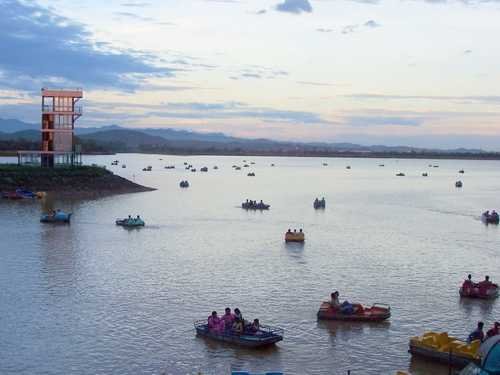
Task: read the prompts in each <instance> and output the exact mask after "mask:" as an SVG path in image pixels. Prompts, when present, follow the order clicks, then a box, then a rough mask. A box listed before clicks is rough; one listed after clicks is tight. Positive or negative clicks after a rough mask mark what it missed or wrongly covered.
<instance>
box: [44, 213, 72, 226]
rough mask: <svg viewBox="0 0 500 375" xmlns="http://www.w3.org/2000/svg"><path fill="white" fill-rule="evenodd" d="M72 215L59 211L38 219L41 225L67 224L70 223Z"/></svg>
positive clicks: (45, 214)
mask: <svg viewBox="0 0 500 375" xmlns="http://www.w3.org/2000/svg"><path fill="white" fill-rule="evenodd" d="M71 215H72V213H71V212H70V213H66V212H64V211H61V210H56V211H52V212H50V213H44V214H42V216H41V217H40V222H41V223H69V222H70V221H71Z"/></svg>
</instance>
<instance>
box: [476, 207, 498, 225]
mask: <svg viewBox="0 0 500 375" xmlns="http://www.w3.org/2000/svg"><path fill="white" fill-rule="evenodd" d="M481 220H482V221H484V222H485V223H486V224H498V223H499V222H500V217H499V215H498V213H497V212H496V211H494V210H493V211H492V212H491V213H490V211H486V212H483V214H482V215H481Z"/></svg>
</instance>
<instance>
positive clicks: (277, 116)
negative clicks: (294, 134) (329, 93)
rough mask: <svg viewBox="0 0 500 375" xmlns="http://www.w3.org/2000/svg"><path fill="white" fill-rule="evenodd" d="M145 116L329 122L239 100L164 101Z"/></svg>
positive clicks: (303, 113)
mask: <svg viewBox="0 0 500 375" xmlns="http://www.w3.org/2000/svg"><path fill="white" fill-rule="evenodd" d="M145 116H153V117H160V118H168V119H196V120H207V119H212V120H213V119H216V120H222V119H232V120H234V121H237V120H238V119H260V120H262V121H276V122H283V123H295V124H329V123H330V122H329V121H327V120H324V119H323V118H322V117H321V116H320V115H318V114H316V113H313V112H305V111H294V110H293V111H292V110H279V109H274V108H267V107H253V106H249V105H247V104H245V103H241V102H222V103H200V102H191V103H165V104H164V105H163V106H161V108H158V110H156V111H151V112H148V113H147V114H145Z"/></svg>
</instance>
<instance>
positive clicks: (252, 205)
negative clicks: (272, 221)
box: [241, 199, 271, 210]
mask: <svg viewBox="0 0 500 375" xmlns="http://www.w3.org/2000/svg"><path fill="white" fill-rule="evenodd" d="M269 207H271V205H269V204H265V203H264V202H263V201H262V200H261V201H260V202H257V201H253V200H248V199H247V200H246V201H245V202H243V203H242V204H241V208H243V209H244V210H269Z"/></svg>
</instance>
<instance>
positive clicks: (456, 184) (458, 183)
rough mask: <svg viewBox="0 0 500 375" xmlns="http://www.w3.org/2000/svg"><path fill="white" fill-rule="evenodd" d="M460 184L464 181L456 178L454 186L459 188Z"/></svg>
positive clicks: (462, 184)
mask: <svg viewBox="0 0 500 375" xmlns="http://www.w3.org/2000/svg"><path fill="white" fill-rule="evenodd" d="M462 186H464V183H463V182H462V181H460V180H458V181H457V182H455V187H456V188H461V187H462Z"/></svg>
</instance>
